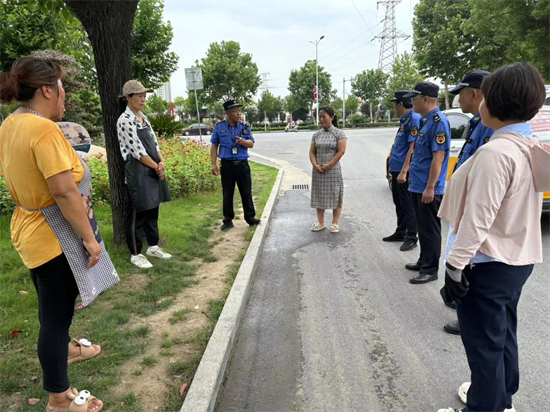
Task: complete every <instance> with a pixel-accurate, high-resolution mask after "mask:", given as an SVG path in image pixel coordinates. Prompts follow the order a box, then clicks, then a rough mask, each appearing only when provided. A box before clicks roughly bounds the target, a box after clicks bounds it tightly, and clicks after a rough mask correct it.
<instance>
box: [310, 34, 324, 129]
mask: <svg viewBox="0 0 550 412" xmlns="http://www.w3.org/2000/svg"><path fill="white" fill-rule="evenodd" d="M324 38H325V36H321V37H320V38H319V40H316V41H310V43H311V44H314V45H315V96H316V100H317V110H316V112H317V126H319V52H318V47H317V46H318V45H319V42H320V41H321V40H323V39H324Z"/></svg>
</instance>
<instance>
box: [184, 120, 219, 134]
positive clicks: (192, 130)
mask: <svg viewBox="0 0 550 412" xmlns="http://www.w3.org/2000/svg"><path fill="white" fill-rule="evenodd" d="M200 131H201V134H204V135H210V134H212V132H213V131H214V128H213V127H212V126H209V125H207V124H204V123H201V124H200ZM183 134H184V135H185V136H191V135H198V134H199V124H198V123H195V124H192V125H191V126H189V127H188V128H186V129H183Z"/></svg>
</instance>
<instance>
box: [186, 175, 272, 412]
mask: <svg viewBox="0 0 550 412" xmlns="http://www.w3.org/2000/svg"><path fill="white" fill-rule="evenodd" d="M282 179H283V169H279V174H278V175H277V179H276V180H275V185H274V186H273V189H272V191H271V195H270V196H269V199H268V200H267V203H266V205H265V208H264V212H263V214H262V221H263V223H264V224H262V225H259V226H257V227H256V231H255V232H254V236H253V237H252V241H251V242H250V245H249V246H248V250H247V251H246V255H245V257H244V259H243V261H242V263H241V267H240V269H239V272H238V273H237V277H236V278H235V282H234V283H233V286H232V287H231V292H229V296H228V297H227V300H226V302H225V305H224V307H223V310H222V313H221V315H220V317H219V319H218V322H217V323H216V327H215V328H214V332H213V333H212V336H211V337H210V340H209V342H208V345H207V347H206V350H205V351H204V354H203V356H202V359H201V362H200V364H199V367H198V369H197V373H196V374H195V377H194V378H193V383H192V384H191V387H190V388H189V393H188V394H187V397H186V398H185V402H184V403H183V405H182V407H181V409H180V412H211V411H213V410H214V408H215V406H216V401H217V398H218V391H219V389H220V386H221V384H222V381H223V378H224V376H225V369H226V367H227V362H228V361H229V358H230V357H231V352H232V349H233V344H234V342H235V337H236V335H237V332H238V330H239V326H240V324H241V319H242V315H243V313H244V309H245V308H246V304H247V302H248V297H249V295H250V289H251V288H250V286H251V284H252V276H253V274H254V272H255V270H256V265H257V262H258V258H259V257H260V250H261V248H262V245H263V242H264V239H265V235H266V233H267V229H268V228H269V223H270V220H271V214H272V212H273V208H274V206H275V202H276V200H277V194H278V192H279V187H280V186H281V181H282Z"/></svg>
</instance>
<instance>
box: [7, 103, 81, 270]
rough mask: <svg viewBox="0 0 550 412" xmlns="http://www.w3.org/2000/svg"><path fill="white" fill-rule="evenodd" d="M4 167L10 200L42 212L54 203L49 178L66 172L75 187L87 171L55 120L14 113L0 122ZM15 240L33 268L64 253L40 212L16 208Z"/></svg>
mask: <svg viewBox="0 0 550 412" xmlns="http://www.w3.org/2000/svg"><path fill="white" fill-rule="evenodd" d="M0 168H1V169H2V173H3V174H4V179H5V181H6V186H7V187H8V190H9V192H10V195H11V197H12V198H13V200H14V201H15V203H17V205H19V206H22V207H24V208H25V209H41V208H43V207H47V206H51V205H53V204H54V203H55V199H54V198H53V196H52V194H51V193H50V189H49V187H48V183H47V182H46V179H48V178H50V177H52V176H55V175H56V174H59V173H62V172H66V171H68V170H70V171H71V172H72V175H73V179H74V181H75V183H76V184H78V183H80V181H81V180H82V179H83V178H84V167H83V166H82V163H81V162H80V159H79V157H78V155H77V154H76V152H75V151H74V149H73V148H72V146H71V144H70V143H69V142H68V141H67V139H66V138H65V136H64V135H63V133H62V132H61V129H60V128H59V127H58V126H57V125H56V124H55V123H54V122H52V121H51V120H48V119H44V118H42V117H39V116H37V115H35V114H30V113H29V114H27V113H25V114H12V115H11V116H9V117H8V118H7V119H6V120H5V121H4V122H3V123H2V126H1V127H0ZM11 238H12V241H13V245H14V247H15V249H16V250H17V251H18V252H19V254H20V255H21V259H23V263H24V264H25V266H26V267H27V268H29V269H34V268H36V267H38V266H40V265H43V264H44V263H46V262H48V261H50V260H52V259H53V258H55V257H57V256H59V255H61V253H62V250H61V245H60V244H59V241H58V240H57V238H56V237H55V235H54V233H53V231H52V229H51V228H50V226H49V224H48V222H47V221H46V218H45V217H44V215H43V214H42V213H41V212H29V211H27V210H24V209H22V208H20V207H18V208H16V209H15V211H14V213H13V216H12V220H11Z"/></svg>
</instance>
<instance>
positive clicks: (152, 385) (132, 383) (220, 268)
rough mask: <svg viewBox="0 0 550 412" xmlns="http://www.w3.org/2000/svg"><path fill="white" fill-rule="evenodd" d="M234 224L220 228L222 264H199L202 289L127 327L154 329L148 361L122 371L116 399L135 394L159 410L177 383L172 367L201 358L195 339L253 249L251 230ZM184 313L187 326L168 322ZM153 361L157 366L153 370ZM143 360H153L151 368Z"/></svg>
mask: <svg viewBox="0 0 550 412" xmlns="http://www.w3.org/2000/svg"><path fill="white" fill-rule="evenodd" d="M234 224H235V227H234V228H233V229H231V230H229V231H227V232H221V231H220V230H219V228H216V229H215V230H214V235H213V239H215V246H214V247H213V248H212V253H213V254H214V255H215V256H216V257H217V258H218V260H217V261H216V262H208V263H206V262H204V263H201V262H197V263H200V266H199V268H198V270H197V273H196V275H195V280H197V281H198V284H196V285H193V286H190V287H187V288H185V289H184V290H183V291H182V292H181V293H180V294H179V295H177V296H176V297H175V299H174V302H173V304H172V305H171V306H170V307H169V308H168V309H167V310H165V311H162V312H156V313H154V314H153V315H151V316H149V317H145V318H134V319H132V320H130V322H129V323H128V324H127V326H126V327H127V328H129V329H133V328H135V327H138V326H148V327H149V328H150V334H149V336H148V338H147V340H148V342H149V347H148V349H147V350H146V351H145V353H144V354H143V355H141V356H139V357H134V358H132V359H131V360H130V361H128V362H126V363H125V364H124V365H123V366H122V367H121V372H120V373H121V375H120V384H119V385H118V386H117V387H116V388H115V389H114V395H115V396H116V397H123V396H125V395H126V394H128V393H134V394H135V395H136V396H137V397H138V398H139V401H140V404H141V408H142V410H143V411H154V410H156V409H157V408H159V407H161V406H162V405H163V403H164V401H165V399H166V396H167V393H166V390H167V388H168V387H170V385H172V384H173V377H171V376H170V375H169V367H170V364H171V363H175V362H178V361H180V362H187V361H189V360H191V359H192V357H193V356H196V355H197V354H198V352H199V349H198V348H197V345H196V344H195V343H194V342H193V338H194V337H195V336H196V335H197V333H198V332H199V331H200V330H201V329H203V328H204V327H206V326H207V325H208V324H209V322H210V320H209V319H208V317H207V314H206V310H207V308H208V304H209V302H210V301H212V300H218V299H221V298H222V297H223V292H224V290H225V289H226V288H227V286H228V285H227V283H226V281H225V278H226V275H227V272H228V268H229V267H230V266H231V265H232V264H233V263H234V262H235V261H236V260H237V259H238V257H239V256H240V254H241V252H243V251H245V250H246V248H247V246H248V241H246V240H245V238H244V234H245V232H246V231H247V229H248V225H247V224H246V223H245V222H244V221H242V220H235V221H234ZM136 287H139V286H136ZM142 287H143V286H142ZM183 310H185V311H186V312H187V315H186V319H185V320H183V321H180V322H176V323H171V322H170V321H169V319H170V318H171V316H172V314H173V313H174V312H178V311H183ZM152 358H154V359H155V361H156V363H154V364H152V363H153V362H152V361H151V359H152ZM144 359H147V360H148V362H146V363H147V365H146V364H144ZM184 383H186V382H181V384H184ZM187 383H188V382H187Z"/></svg>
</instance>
